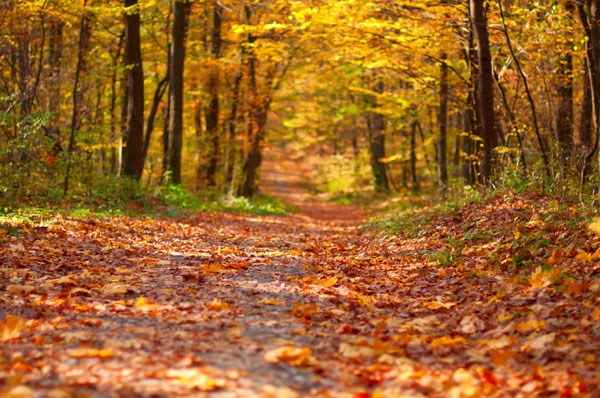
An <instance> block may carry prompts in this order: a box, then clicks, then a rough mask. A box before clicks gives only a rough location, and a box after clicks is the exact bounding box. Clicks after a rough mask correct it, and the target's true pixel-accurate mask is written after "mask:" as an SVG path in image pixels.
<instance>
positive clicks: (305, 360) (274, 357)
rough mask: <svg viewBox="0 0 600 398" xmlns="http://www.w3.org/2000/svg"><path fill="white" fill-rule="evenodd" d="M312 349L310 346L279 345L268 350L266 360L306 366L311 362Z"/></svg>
mask: <svg viewBox="0 0 600 398" xmlns="http://www.w3.org/2000/svg"><path fill="white" fill-rule="evenodd" d="M311 352H312V351H311V349H310V348H308V347H305V348H298V347H291V346H287V347H279V348H275V349H273V350H270V351H267V352H266V353H265V355H264V357H263V358H264V360H265V361H267V362H271V363H277V362H285V363H287V364H288V365H290V366H306V365H309V364H310V363H311V356H310V355H311Z"/></svg>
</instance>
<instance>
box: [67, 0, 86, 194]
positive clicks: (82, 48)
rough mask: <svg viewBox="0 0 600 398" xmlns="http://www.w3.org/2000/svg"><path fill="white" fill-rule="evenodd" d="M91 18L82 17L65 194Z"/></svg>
mask: <svg viewBox="0 0 600 398" xmlns="http://www.w3.org/2000/svg"><path fill="white" fill-rule="evenodd" d="M86 5H87V0H84V1H83V7H84V8H85V6H86ZM88 25H89V16H88V15H87V13H86V11H85V10H84V11H83V14H82V15H81V22H80V25H79V48H78V52H77V67H76V68H75V81H74V82H73V95H72V98H73V110H72V113H71V134H70V136H69V147H68V148H67V168H66V170H65V180H64V183H63V194H64V195H67V193H68V192H69V178H70V173H71V160H72V157H73V152H74V151H75V132H76V131H77V130H78V129H79V127H80V125H81V124H80V123H81V121H80V119H81V117H80V109H79V106H80V100H81V99H82V94H81V90H80V87H79V79H80V76H81V74H82V72H83V71H84V70H85V57H86V55H87V52H88V48H89V33H90V29H89V26H88Z"/></svg>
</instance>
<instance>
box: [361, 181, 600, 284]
mask: <svg viewBox="0 0 600 398" xmlns="http://www.w3.org/2000/svg"><path fill="white" fill-rule="evenodd" d="M595 220H596V218H595V217H594V212H593V211H591V210H588V209H586V208H585V207H583V206H582V205H580V204H579V203H575V202H561V201H559V200H558V198H556V197H552V196H550V195H541V194H534V193H520V194H517V193H514V192H506V191H503V192H496V193H493V194H492V193H491V192H490V193H486V194H478V195H476V196H471V197H469V198H467V197H465V198H464V199H463V200H461V201H459V202H451V203H445V204H438V205H435V206H430V207H426V208H409V209H405V210H401V211H396V212H392V213H388V214H386V215H384V216H382V217H379V218H376V219H374V220H372V221H371V223H370V224H369V225H368V226H367V228H371V229H374V230H376V231H378V232H379V233H382V234H385V235H388V236H392V237H394V238H396V239H399V240H401V241H403V242H404V243H403V247H406V248H407V250H409V251H410V252H411V254H412V256H413V257H414V258H415V261H419V262H421V263H423V264H426V265H428V266H430V267H432V269H438V270H439V269H444V268H456V269H459V270H468V271H469V272H470V274H471V275H473V276H474V277H477V276H485V275H503V277H506V276H507V275H510V277H511V278H514V281H515V283H521V284H524V285H525V286H528V287H531V288H535V287H553V288H554V289H555V290H556V291H561V290H563V291H568V292H570V293H577V292H579V291H581V289H587V288H589V287H590V286H592V285H594V286H595V285H598V282H599V281H598V277H597V274H598V272H597V271H598V269H597V268H598V267H597V260H598V259H600V236H599V235H597V233H596V232H594V229H596V230H598V228H595V227H594V225H600V224H596V223H595ZM593 275H596V276H593Z"/></svg>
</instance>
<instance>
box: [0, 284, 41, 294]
mask: <svg viewBox="0 0 600 398" xmlns="http://www.w3.org/2000/svg"><path fill="white" fill-rule="evenodd" d="M34 290H35V288H34V287H33V286H28V285H9V286H7V287H6V291H7V292H10V293H15V294H27V293H31V292H32V291H34Z"/></svg>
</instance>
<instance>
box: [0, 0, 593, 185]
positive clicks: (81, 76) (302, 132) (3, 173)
mask: <svg viewBox="0 0 600 398" xmlns="http://www.w3.org/2000/svg"><path fill="white" fill-rule="evenodd" d="M447 3H451V4H447ZM0 9H1V11H2V12H1V13H0V64H1V70H2V71H3V72H2V73H0V91H1V92H2V94H1V95H0V109H2V112H0V183H1V184H5V185H10V186H13V187H16V188H15V189H21V188H20V187H29V188H28V189H29V191H30V192H38V191H39V192H45V194H49V192H54V191H56V190H57V189H58V190H59V191H60V190H61V188H62V190H63V191H70V188H73V189H76V187H77V186H78V185H79V184H81V182H82V181H85V180H94V178H88V177H94V176H97V175H100V174H106V175H110V174H114V175H121V176H124V177H130V178H134V179H138V180H143V181H144V182H147V183H150V184H158V183H161V182H162V183H164V182H166V181H170V182H172V183H175V184H184V185H186V186H188V187H192V186H195V188H196V190H197V191H198V192H201V193H202V192H208V191H210V192H211V193H223V192H230V193H235V194H238V195H244V196H252V195H254V194H255V193H256V192H257V188H258V185H259V182H260V181H259V175H260V167H261V164H262V159H263V155H264V154H265V153H266V151H268V146H269V145H271V144H272V143H273V142H278V143H286V142H287V143H289V142H291V141H294V142H295V143H296V144H297V146H298V147H300V148H302V149H303V150H306V151H310V150H311V149H312V148H319V151H320V152H321V153H322V154H323V155H326V154H328V153H329V154H331V155H335V156H333V158H335V159H336V160H335V161H336V162H337V164H338V166H339V167H338V170H341V169H342V166H343V167H346V166H345V164H348V165H350V166H348V167H347V169H344V170H342V171H343V172H344V173H349V174H347V175H351V178H347V179H345V180H344V181H342V182H343V183H340V184H338V185H340V186H346V185H347V184H350V180H352V183H356V184H364V183H367V182H368V183H369V184H370V186H371V187H372V188H373V189H374V190H378V191H388V190H395V189H402V188H401V187H403V186H407V187H408V186H410V187H412V188H413V189H414V190H415V191H416V190H417V189H419V190H421V191H423V192H427V191H433V190H438V189H439V191H438V192H441V193H442V194H444V193H445V192H446V190H449V189H452V188H453V187H455V186H456V185H457V184H459V183H463V184H466V185H470V184H477V183H481V182H486V183H495V182H496V181H497V178H498V176H499V175H501V174H502V173H504V172H506V171H507V170H511V171H514V172H515V173H517V174H518V175H521V176H523V177H525V176H529V177H530V178H543V179H544V180H546V181H553V182H555V183H556V185H561V184H563V185H564V186H565V187H566V186H567V185H568V184H566V183H565V181H567V180H568V179H569V178H573V175H574V174H577V173H579V178H580V182H581V184H582V186H583V187H584V189H590V188H588V187H587V186H586V185H585V182H586V181H587V180H588V177H589V176H590V175H592V174H595V173H598V171H599V167H598V164H596V163H597V162H594V161H593V159H594V156H595V154H597V148H598V137H599V134H598V132H599V129H598V124H599V123H598V122H597V120H598V118H599V115H600V110H599V109H600V107H599V106H598V103H599V101H600V50H598V48H600V28H599V27H598V26H600V23H599V22H600V11H599V9H600V6H599V4H598V1H597V0H590V1H586V2H570V1H560V2H552V3H539V4H537V5H535V6H534V4H533V3H532V2H528V1H521V2H508V1H496V2H491V1H485V0H469V2H444V1H441V2H429V3H427V2H424V3H422V4H421V3H418V2H414V1H403V0H400V1H394V2H389V1H383V0H375V1H372V2H368V3H364V2H360V1H358V0H345V1H343V2H338V1H331V2H317V3H311V4H308V3H306V2H289V1H287V0H260V1H258V2H252V3H248V2H244V1H238V0H228V1H225V2H218V1H212V0H211V1H206V2H191V1H189V0H175V1H168V0H158V1H155V2H140V1H138V0H107V1H103V2H100V1H97V0H77V1H74V2H67V1H65V0H53V1H48V2H39V1H14V0H9V1H5V2H3V3H2V4H0ZM340 21H341V23H340ZM489 26H494V27H498V29H488V27H489ZM325 38H327V40H325ZM326 42H327V43H326ZM330 42H333V43H335V45H334V46H332V45H330V44H328V43H330ZM186 54H187V55H186ZM148 92H150V93H153V95H148V96H146V95H147V93H148ZM155 126H156V128H155ZM158 126H161V127H162V129H163V130H164V134H163V135H162V137H160V136H159V134H154V135H153V134H152V132H153V131H154V130H155V129H158V128H159V127H158ZM575 126H576V127H577V128H575ZM192 130H193V131H192ZM576 130H577V132H578V134H575V133H574V132H575V131H576ZM449 150H452V151H453V154H452V155H453V156H451V157H450V158H451V159H452V160H453V161H452V162H448V151H449ZM163 152H164V153H163ZM340 159H343V160H340ZM344 162H345V163H344ZM192 164H193V165H194V166H193V167H191V166H190V165H192ZM575 169H577V173H574V171H573V170H575ZM539 170H542V171H543V174H544V176H543V177H540V176H539ZM65 176H66V178H65ZM166 176H168V177H169V178H168V179H167V178H164V177H166ZM69 181H71V182H73V181H75V184H70V182H69ZM333 182H335V181H332V183H333ZM61 183H62V187H61ZM33 185H35V186H36V188H35V189H33V188H31V187H32V186H33ZM70 185H71V186H70ZM332 185H335V184H332ZM57 187H58V188H57ZM346 188H347V187H346Z"/></svg>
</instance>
